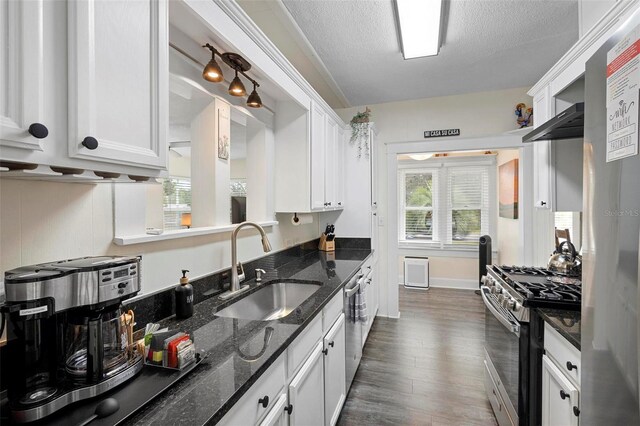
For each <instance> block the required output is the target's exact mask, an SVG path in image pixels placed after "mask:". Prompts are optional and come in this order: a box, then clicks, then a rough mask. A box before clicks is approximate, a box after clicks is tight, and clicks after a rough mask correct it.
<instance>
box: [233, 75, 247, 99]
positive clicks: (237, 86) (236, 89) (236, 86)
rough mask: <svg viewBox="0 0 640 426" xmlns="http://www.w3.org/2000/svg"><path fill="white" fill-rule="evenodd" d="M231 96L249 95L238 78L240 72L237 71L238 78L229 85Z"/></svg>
mask: <svg viewBox="0 0 640 426" xmlns="http://www.w3.org/2000/svg"><path fill="white" fill-rule="evenodd" d="M229 94H230V95H231V96H244V95H246V94H247V89H245V88H244V84H242V80H240V77H238V70H236V76H235V77H234V78H233V80H232V81H231V84H230V85H229Z"/></svg>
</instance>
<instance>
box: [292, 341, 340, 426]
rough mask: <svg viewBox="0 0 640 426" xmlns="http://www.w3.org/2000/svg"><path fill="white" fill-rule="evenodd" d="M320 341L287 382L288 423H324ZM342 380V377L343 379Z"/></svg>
mask: <svg viewBox="0 0 640 426" xmlns="http://www.w3.org/2000/svg"><path fill="white" fill-rule="evenodd" d="M322 358H323V352H322V342H318V344H317V345H316V347H315V348H314V349H313V351H312V352H311V355H309V358H307V360H306V361H305V363H304V365H303V366H302V368H301V369H300V370H299V371H298V374H296V376H295V377H294V378H293V380H292V381H291V384H289V404H290V408H291V414H290V418H289V423H290V424H291V425H292V426H293V425H300V426H314V425H319V426H320V425H324V372H323V365H322ZM343 381H344V379H343Z"/></svg>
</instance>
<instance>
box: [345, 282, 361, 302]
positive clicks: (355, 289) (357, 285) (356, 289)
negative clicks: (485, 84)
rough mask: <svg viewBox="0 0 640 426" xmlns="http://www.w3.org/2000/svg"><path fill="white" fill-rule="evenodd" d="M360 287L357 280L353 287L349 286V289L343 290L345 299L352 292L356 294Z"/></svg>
mask: <svg viewBox="0 0 640 426" xmlns="http://www.w3.org/2000/svg"><path fill="white" fill-rule="evenodd" d="M359 289H360V282H358V283H357V284H356V285H354V286H353V287H351V288H350V289H349V290H345V291H344V297H346V298H347V299H348V298H350V297H351V296H353V295H354V294H356V292H357V291H358V290H359Z"/></svg>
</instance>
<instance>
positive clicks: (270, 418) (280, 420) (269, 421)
mask: <svg viewBox="0 0 640 426" xmlns="http://www.w3.org/2000/svg"><path fill="white" fill-rule="evenodd" d="M287 405H288V404H287V394H286V393H283V394H282V395H280V397H279V398H278V399H277V400H276V402H275V404H273V408H272V409H271V411H269V413H268V414H267V416H266V417H265V418H264V420H262V422H261V423H260V426H287V425H288V420H289V415H288V414H287V411H285V409H288V407H287Z"/></svg>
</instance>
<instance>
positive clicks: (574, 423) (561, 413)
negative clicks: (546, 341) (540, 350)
mask: <svg viewBox="0 0 640 426" xmlns="http://www.w3.org/2000/svg"><path fill="white" fill-rule="evenodd" d="M574 407H576V408H578V407H579V392H578V389H577V388H576V387H575V386H574V385H573V384H572V383H571V381H569V379H568V378H567V377H565V375H564V374H563V373H562V372H561V371H560V369H559V368H558V367H556V365H555V364H554V363H553V361H551V359H550V358H549V357H548V356H546V355H543V356H542V426H578V416H576V413H574Z"/></svg>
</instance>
